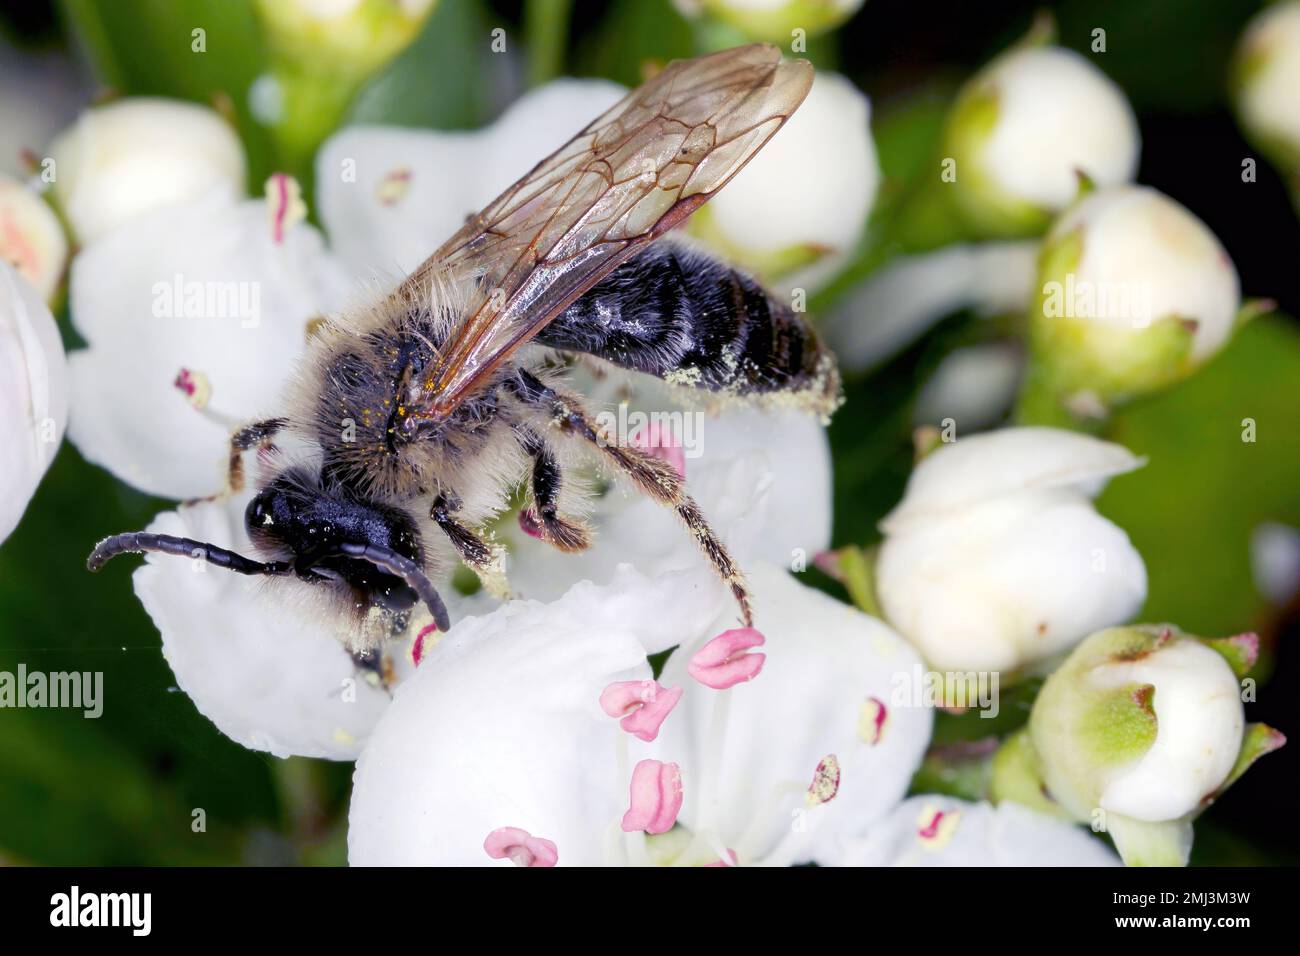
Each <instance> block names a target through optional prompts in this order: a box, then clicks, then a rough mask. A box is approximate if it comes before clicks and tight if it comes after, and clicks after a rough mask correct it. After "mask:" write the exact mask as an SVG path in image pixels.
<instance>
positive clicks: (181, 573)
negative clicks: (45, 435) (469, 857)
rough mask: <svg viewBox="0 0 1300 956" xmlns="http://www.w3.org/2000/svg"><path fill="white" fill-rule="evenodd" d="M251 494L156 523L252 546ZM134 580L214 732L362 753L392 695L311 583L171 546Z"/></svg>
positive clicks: (270, 743) (311, 753) (184, 685)
mask: <svg viewBox="0 0 1300 956" xmlns="http://www.w3.org/2000/svg"><path fill="white" fill-rule="evenodd" d="M245 503H246V502H245V501H243V500H228V501H225V502H208V503H204V504H198V505H192V506H188V507H185V508H182V509H180V510H179V511H168V512H164V513H163V514H160V515H159V516H158V517H157V518H156V519H155V520H154V522H153V523H152V524H151V525H150V526H149V530H150V531H153V532H156V533H160V534H175V535H183V536H186V537H190V538H194V539H196V540H198V541H206V542H210V543H212V544H215V545H218V546H219V547H224V548H230V549H232V550H235V551H239V552H241V553H244V554H249V553H251V547H250V544H249V541H248V537H247V535H246V534H245V533H244V531H243V506H244V504H245ZM134 579H135V592H136V595H137V596H138V597H139V598H140V601H141V603H142V604H144V607H145V610H146V611H148V612H149V616H150V617H152V618H153V621H154V624H155V625H156V626H157V628H158V630H159V631H160V632H161V634H162V641H163V655H164V656H165V657H166V658H167V663H168V664H169V665H171V669H172V672H173V673H174V674H175V675H176V683H177V684H178V685H179V686H180V688H181V690H183V691H185V693H186V694H188V695H189V696H190V698H191V699H192V700H193V701H194V704H195V706H196V707H198V709H199V711H200V712H201V713H202V714H203V715H204V716H205V717H207V718H208V719H209V720H211V721H212V722H213V723H214V724H216V725H217V729H218V730H220V731H221V732H222V733H224V734H225V735H226V736H228V737H230V738H231V739H232V740H234V741H236V742H237V743H240V744H243V745H244V746H245V747H249V748H251V749H253V750H265V751H269V752H270V753H273V754H275V755H276V756H278V757H287V756H290V755H293V754H298V755H301V756H307V757H326V758H329V759H333V760H351V759H353V758H355V757H356V755H357V753H358V752H359V751H360V749H361V745H362V744H363V743H364V741H365V739H366V736H367V735H368V734H369V733H370V730H371V728H372V727H373V726H374V724H375V722H376V721H377V720H378V719H379V717H380V715H381V714H382V713H383V712H384V710H385V709H386V708H387V706H388V694H387V692H385V691H384V690H381V689H379V688H378V687H375V686H372V685H371V684H370V683H369V682H368V681H367V680H366V679H365V678H364V677H363V676H362V675H361V674H360V673H359V672H358V670H357V667H356V665H355V664H354V662H353V660H352V658H351V657H350V656H349V655H348V653H347V651H346V650H344V647H343V644H342V638H343V637H344V636H345V635H344V633H343V632H341V631H340V630H339V628H338V627H337V625H335V626H331V624H330V623H329V619H328V618H326V617H324V616H322V614H321V613H320V609H319V608H318V607H317V605H316V604H315V602H314V600H313V599H314V598H316V597H317V595H315V594H314V593H313V592H312V589H311V587H310V586H309V585H307V584H304V583H302V582H300V581H294V580H268V579H264V578H248V577H244V576H242V575H238V574H231V573H229V572H227V571H223V570H221V569H219V568H215V567H212V566H210V565H207V564H204V563H203V562H201V561H198V560H186V559H184V558H178V557H174V556H171V555H149V556H148V558H147V560H146V562H145V564H144V565H143V566H142V567H140V568H139V569H138V570H137V571H136V572H135V575H134ZM484 832H486V831H484Z"/></svg>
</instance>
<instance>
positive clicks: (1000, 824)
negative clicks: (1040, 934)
mask: <svg viewBox="0 0 1300 956" xmlns="http://www.w3.org/2000/svg"><path fill="white" fill-rule="evenodd" d="M837 862H838V864H839V865H841V866H1118V865H1119V863H1120V861H1119V860H1118V859H1117V858H1116V857H1115V854H1114V853H1112V852H1111V851H1110V850H1109V849H1108V848H1107V847H1106V844H1105V843H1103V842H1101V841H1100V840H1098V839H1096V838H1095V837H1093V836H1090V835H1089V834H1088V833H1087V831H1085V830H1083V829H1080V828H1079V827H1077V826H1072V825H1070V824H1068V823H1063V822H1061V821H1060V820H1057V819H1054V818H1052V817H1049V816H1047V815H1045V814H1042V813H1037V812H1035V811H1033V810H1030V809H1028V808H1026V807H1022V806H1020V805H1019V804H1016V803H1009V802H1004V803H1000V804H998V805H997V806H996V807H994V806H990V805H989V804H987V803H967V802H965V801H962V800H956V799H954V798H952V797H941V796H932V795H926V796H919V797H912V798H910V799H908V800H905V801H904V802H903V803H901V804H899V805H898V807H896V808H895V809H894V811H893V812H892V813H890V815H889V816H888V817H887V818H886V819H885V820H883V821H881V822H880V823H879V824H878V825H877V826H875V827H874V828H872V829H871V831H870V832H869V833H868V834H867V836H866V837H865V838H864V839H861V840H858V841H856V842H855V843H854V845H852V846H851V847H850V848H849V850H848V851H847V852H846V853H845V854H844V855H843V856H842V857H841V858H840V859H839V860H838V861H837Z"/></svg>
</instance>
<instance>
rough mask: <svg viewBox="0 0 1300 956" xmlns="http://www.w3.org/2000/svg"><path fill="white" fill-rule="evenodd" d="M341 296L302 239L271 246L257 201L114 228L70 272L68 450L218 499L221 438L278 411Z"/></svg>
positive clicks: (175, 212) (313, 243)
mask: <svg viewBox="0 0 1300 956" xmlns="http://www.w3.org/2000/svg"><path fill="white" fill-rule="evenodd" d="M352 288H353V286H352V282H351V280H350V279H348V278H347V276H346V275H345V274H344V273H343V272H342V270H340V269H339V268H338V267H337V265H336V264H335V263H334V262H333V261H332V260H331V259H330V257H329V256H328V254H327V253H326V252H325V251H324V249H323V246H322V242H321V238H320V236H319V234H318V233H317V232H316V231H315V230H314V229H312V228H310V227H308V226H302V225H300V226H298V227H296V228H294V229H292V230H290V231H289V233H288V234H287V235H286V236H285V240H284V242H283V243H280V244H277V243H275V242H274V241H273V239H272V236H271V228H270V216H269V213H268V212H267V208H266V204H265V203H264V202H261V201H256V202H242V203H236V202H234V201H233V197H232V196H231V195H230V193H229V192H222V191H220V190H218V191H216V192H213V193H210V194H209V195H207V196H206V197H204V198H203V199H202V200H200V201H199V202H197V203H194V204H192V205H188V206H180V207H175V206H174V207H170V208H168V209H165V210H161V211H158V212H155V213H151V214H148V215H146V216H143V217H140V218H137V219H135V220H134V221H132V222H130V223H129V224H127V225H125V226H122V227H120V228H118V229H115V230H114V231H113V232H111V233H110V234H109V235H107V236H106V237H104V238H103V239H102V240H100V241H99V242H95V243H92V244H91V245H90V246H89V247H88V248H86V249H85V250H83V251H82V253H81V254H80V255H79V256H77V258H76V260H75V261H74V262H73V267H72V289H71V307H72V316H73V321H74V323H75V324H76V326H77V329H78V331H79V332H80V333H81V334H82V336H83V337H84V338H85V339H86V341H87V342H88V343H89V348H86V349H84V350H81V351H78V352H74V353H73V354H72V356H71V357H70V362H71V366H72V396H73V397H72V404H73V407H74V409H75V415H74V416H73V424H72V428H71V438H72V441H73V442H74V443H75V444H76V445H77V447H78V449H79V450H80V451H81V453H82V454H83V455H85V456H86V457H87V458H89V459H90V460H91V461H94V462H96V463H97V464H100V465H103V466H104V467H106V468H108V469H109V470H110V471H112V472H113V473H114V474H115V475H117V476H118V477H119V478H121V479H122V480H123V481H126V482H128V483H130V484H132V485H134V486H136V487H137V488H140V489H142V490H144V491H148V492H150V493H152V494H157V495H162V496H164V497H171V498H197V497H202V496H204V495H208V494H211V493H213V492H214V491H217V490H219V489H220V488H221V487H222V485H223V481H224V474H225V473H224V462H225V460H226V458H227V456H228V451H229V440H230V430H231V428H232V427H233V426H234V425H237V424H242V423H244V422H246V421H250V420H252V419H255V418H257V417H266V416H268V415H272V414H277V413H280V412H282V411H283V408H282V407H281V405H280V399H281V392H282V390H283V387H284V385H285V382H286V380H287V379H288V377H289V375H290V374H291V373H292V371H293V368H294V365H295V362H296V361H297V359H298V358H299V356H301V355H302V354H303V351H304V349H305V346H306V337H307V323H308V322H309V321H310V320H311V319H312V318H314V317H316V316H318V315H320V314H322V313H326V312H329V311H332V310H333V309H334V308H336V307H337V306H339V305H340V304H342V303H343V302H344V300H345V299H346V298H347V297H348V295H349V294H350V293H351V292H352ZM182 369H187V370H190V373H191V376H193V377H194V378H195V379H197V380H200V381H203V382H204V383H205V387H210V388H211V396H210V401H209V402H208V403H207V408H206V409H204V411H203V413H199V412H196V411H195V409H194V408H193V407H191V406H190V404H189V403H187V401H186V400H185V397H184V396H183V395H181V394H179V393H178V392H177V390H176V387H175V385H174V382H175V381H176V378H177V375H178V373H179V372H180V371H181V370H182ZM200 376H201V378H200Z"/></svg>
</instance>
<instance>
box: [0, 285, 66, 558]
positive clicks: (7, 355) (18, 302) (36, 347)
mask: <svg viewBox="0 0 1300 956" xmlns="http://www.w3.org/2000/svg"><path fill="white" fill-rule="evenodd" d="M67 419H68V369H67V363H66V361H65V360H64V357H63V342H62V341H61V340H60V338H59V329H58V326H57V325H55V323H54V316H52V315H51V314H50V310H49V309H48V308H46V306H45V303H44V302H43V301H42V299H41V296H40V294H39V293H38V292H37V290H36V289H35V288H33V286H32V285H31V283H29V282H28V281H27V280H26V279H24V278H23V277H22V276H20V275H19V274H18V273H17V272H15V271H14V270H13V269H12V268H11V267H10V266H9V265H8V264H7V263H5V262H2V261H0V448H4V449H5V454H4V459H3V463H2V464H0V541H4V539H5V538H7V537H9V534H10V533H11V532H12V531H13V530H14V528H15V527H16V526H17V525H18V521H19V519H20V518H21V517H22V514H23V511H24V510H25V509H26V507H27V502H28V501H30V500H31V497H32V494H33V493H34V492H35V491H36V486H37V484H39V483H40V480H41V477H42V476H43V475H44V474H45V470H46V469H47V468H49V466H50V462H51V461H53V460H54V455H55V452H57V451H58V449H59V443H60V442H61V441H62V440H63V429H64V426H65V424H66V423H67Z"/></svg>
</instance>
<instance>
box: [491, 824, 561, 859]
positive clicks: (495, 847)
mask: <svg viewBox="0 0 1300 956" xmlns="http://www.w3.org/2000/svg"><path fill="white" fill-rule="evenodd" d="M483 849H484V850H486V851H487V855H488V856H490V857H492V859H494V860H507V859H508V860H510V862H512V863H513V864H514V865H515V866H555V863H556V861H557V860H558V859H559V857H560V854H559V852H558V851H557V850H556V848H555V844H554V843H552V842H551V841H550V840H544V839H542V838H541V837H535V836H533V835H532V834H531V833H529V832H528V831H527V830H521V829H520V828H519V827H501V828H500V829H497V830H493V831H492V832H491V833H489V834H488V835H487V839H486V840H484V841H483Z"/></svg>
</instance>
